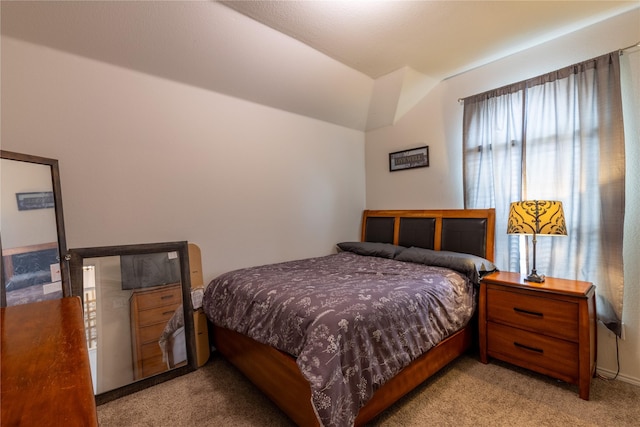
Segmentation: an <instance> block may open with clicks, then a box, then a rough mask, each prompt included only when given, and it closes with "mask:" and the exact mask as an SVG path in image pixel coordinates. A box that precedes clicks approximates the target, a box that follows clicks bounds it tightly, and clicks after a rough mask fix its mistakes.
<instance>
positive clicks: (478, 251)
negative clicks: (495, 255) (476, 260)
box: [440, 218, 487, 257]
mask: <svg viewBox="0 0 640 427" xmlns="http://www.w3.org/2000/svg"><path fill="white" fill-rule="evenodd" d="M486 241H487V219H486V218H442V237H441V243H440V249H441V250H443V251H453V252H462V253H465V254H471V255H478V256H481V257H484V254H485V252H486V250H487V244H486Z"/></svg>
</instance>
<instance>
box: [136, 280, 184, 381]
mask: <svg viewBox="0 0 640 427" xmlns="http://www.w3.org/2000/svg"><path fill="white" fill-rule="evenodd" d="M181 303H182V285H181V284H179V283H177V284H175V285H167V286H162V287H156V288H147V289H139V290H136V291H134V292H133V294H132V295H131V299H130V306H131V343H132V348H133V375H134V379H136V380H137V379H141V378H145V377H148V376H150V375H155V374H158V373H160V372H164V371H166V370H167V364H166V362H164V361H163V360H162V350H161V349H160V345H159V344H158V339H159V338H160V335H162V331H163V330H164V328H165V326H166V324H167V322H168V321H169V319H171V317H172V316H173V314H174V312H175V310H176V309H177V308H178V307H179V306H180V304H181Z"/></svg>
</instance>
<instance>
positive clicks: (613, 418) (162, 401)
mask: <svg viewBox="0 0 640 427" xmlns="http://www.w3.org/2000/svg"><path fill="white" fill-rule="evenodd" d="M98 419H99V422H100V425H101V426H102V427H118V426H153V427H159V426H167V427H169V426H196V425H197V426H234V427H235V426H291V425H293V424H292V423H291V422H290V421H289V420H288V418H287V417H286V416H285V415H284V414H283V413H282V412H280V410H279V409H278V408H277V407H275V406H274V405H273V404H272V403H271V402H270V401H269V400H268V399H267V398H265V397H264V396H263V395H262V394H261V393H260V392H259V391H258V390H257V389H256V388H255V387H254V386H253V385H252V384H251V383H250V382H248V381H247V380H246V379H245V378H244V377H243V376H242V375H241V374H240V373H239V372H238V371H236V369H235V368H234V367H233V366H231V365H230V364H229V363H228V362H226V361H225V360H224V359H223V358H221V357H220V356H216V357H213V358H212V359H211V360H210V361H209V363H207V364H206V365H205V366H204V367H202V368H200V369H198V370H197V371H195V372H192V373H190V374H187V375H185V376H182V377H179V378H176V379H173V380H171V381H168V382H166V383H163V384H160V385H157V386H154V387H151V388H149V389H146V390H143V391H141V392H138V393H136V394H133V395H130V396H127V397H124V398H121V399H118V400H115V401H112V402H109V403H106V404H104V405H102V406H99V407H98ZM371 425H372V426H456V427H459V426H616V427H617V426H640V387H635V386H633V385H631V384H628V383H624V382H622V381H619V380H616V381H606V380H603V379H599V378H595V379H593V380H592V383H591V400H589V401H584V400H582V399H580V398H579V397H578V395H577V387H575V386H572V385H568V384H565V383H562V382H558V381H555V380H553V379H551V378H548V377H544V376H541V375H537V374H534V373H531V372H528V371H524V370H521V369H518V368H515V367H513V366H510V365H507V364H503V363H500V362H496V361H492V362H491V363H489V364H488V365H483V364H482V363H480V362H479V361H478V360H477V358H476V357H475V356H463V357H461V358H459V359H458V360H456V361H454V362H453V363H452V364H450V365H449V366H448V367H446V368H445V369H444V370H443V371H441V372H440V373H438V374H437V375H435V376H434V377H432V378H431V379H429V380H428V381H426V382H425V383H424V384H422V385H421V386H419V387H418V388H417V389H416V390H414V391H413V392H411V393H410V394H409V395H407V396H405V397H404V398H403V399H402V400H400V401H399V402H398V403H396V404H395V405H394V406H392V407H391V408H389V409H388V410H387V411H386V412H384V413H382V414H381V415H380V416H379V417H378V418H377V419H375V420H374V422H372V423H371Z"/></svg>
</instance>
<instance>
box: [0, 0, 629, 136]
mask: <svg viewBox="0 0 640 427" xmlns="http://www.w3.org/2000/svg"><path fill="white" fill-rule="evenodd" d="M639 6H640V3H639V2H638V1H528V2H527V1H495V2H489V1H411V2H410V1H276V2H273V1H234V2H211V1H195V2H194V1H169V2H167V1H64V2H63V1H43V2H39V1H29V2H5V1H3V2H2V3H1V10H0V13H1V31H2V35H3V36H9V37H12V38H16V39H20V40H23V41H27V42H30V43H35V44H39V45H43V46H46V47H50V48H53V49H58V50H62V51H66V52H69V53H73V54H76V55H81V56H84V57H88V58H92V59H95V60H98V61H104V62H107V63H111V64H114V65H117V66H121V67H126V68H130V69H133V70H137V71H140V72H143V73H148V74H152V75H156V76H159V77H162V78H167V79H171V80H175V81H179V82H182V83H186V84H189V85H194V86H198V87H202V88H205V89H207V90H212V91H215V92H219V93H223V94H226V95H230V96H234V97H238V98H242V99H246V100H249V101H252V102H256V103H260V104H264V105H267V106H271V107H274V108H278V109H282V110H285V111H290V112H293V113H296V114H300V115H304V116H308V117H312V118H315V119H319V120H323V121H327V122H330V123H335V124H338V125H340V126H345V127H349V128H353V129H357V130H369V129H375V128H377V127H380V126H385V125H389V124H392V123H394V122H395V120H397V119H398V118H399V117H400V116H401V115H402V114H403V113H404V112H405V111H407V110H408V109H410V108H411V106H412V103H415V102H418V101H419V100H420V99H421V98H422V97H423V96H424V95H425V94H426V93H427V92H428V91H429V90H430V89H431V88H432V87H433V86H435V85H436V84H437V83H438V82H440V81H441V80H443V79H446V78H448V77H451V76H453V75H456V74H458V73H461V72H464V71H467V70H470V69H472V68H474V67H477V66H480V65H483V64H486V63H488V62H491V61H494V60H496V59H499V58H502V57H504V56H507V55H510V54H513V53H515V52H518V51H520V50H523V49H526V48H529V47H531V46H534V45H536V44H539V43H543V42H545V41H548V40H551V39H553V38H556V37H559V36H562V35H564V34H567V33H569V32H572V31H575V30H577V29H580V28H583V27H585V26H588V25H591V24H593V23H595V22H598V21H601V20H603V19H606V18H609V17H611V16H614V15H617V14H620V13H623V12H625V11H628V10H631V9H633V8H637V7H639Z"/></svg>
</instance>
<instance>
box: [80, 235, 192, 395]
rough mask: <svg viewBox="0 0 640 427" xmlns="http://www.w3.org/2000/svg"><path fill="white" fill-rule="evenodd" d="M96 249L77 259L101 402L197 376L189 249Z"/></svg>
mask: <svg viewBox="0 0 640 427" xmlns="http://www.w3.org/2000/svg"><path fill="white" fill-rule="evenodd" d="M91 249H92V248H89V249H72V250H70V251H69V254H70V257H71V274H72V286H73V288H74V292H75V290H76V289H78V291H79V292H80V293H81V295H82V297H83V301H84V316H85V331H86V338H87V348H88V350H89V360H90V362H91V372H92V379H93V385H94V392H95V394H96V396H97V397H98V403H104V402H106V401H109V400H112V399H113V398H117V397H120V396H122V395H124V394H127V393H130V392H133V391H137V390H139V389H141V388H144V387H146V386H148V385H151V384H155V383H157V382H159V381H162V380H164V379H169V378H173V377H174V376H176V375H179V374H181V373H184V372H185V370H187V371H190V370H192V369H194V368H195V361H193V360H192V359H194V356H192V355H194V352H193V351H192V350H190V348H192V347H191V346H193V345H195V341H194V339H193V338H192V336H193V316H185V310H187V311H188V312H191V301H190V280H189V274H188V273H186V274H185V272H188V255H187V249H186V243H185V242H178V243H176V244H171V243H167V244H152V245H130V246H119V247H114V248H93V250H94V252H91ZM95 250H99V253H96V252H95ZM80 278H81V285H82V287H81V288H80V287H79V284H77V283H75V282H76V280H78V279H80ZM183 301H185V302H186V303H185V304H183ZM185 319H186V322H185ZM190 361H191V362H190Z"/></svg>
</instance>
